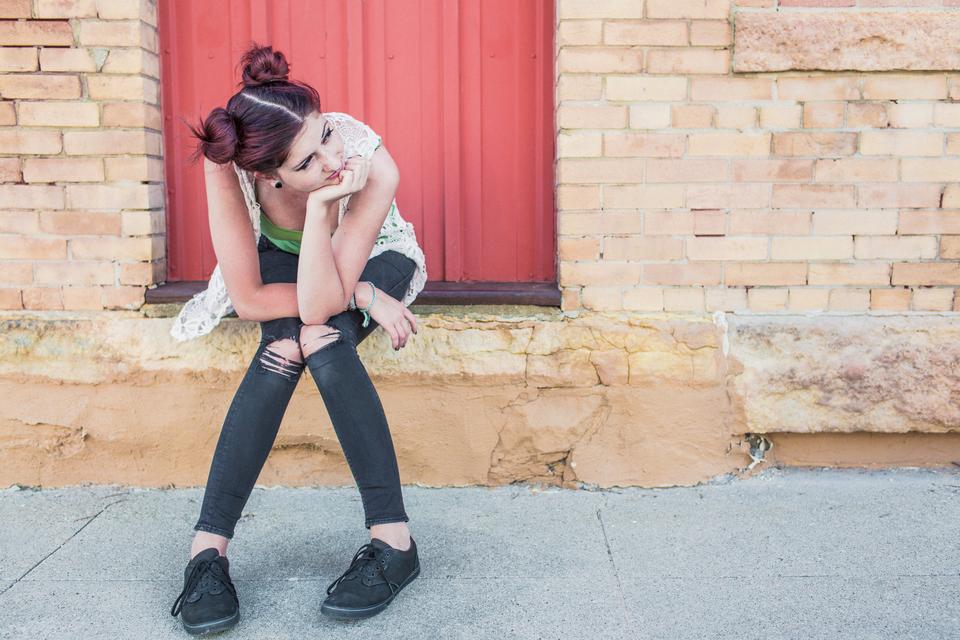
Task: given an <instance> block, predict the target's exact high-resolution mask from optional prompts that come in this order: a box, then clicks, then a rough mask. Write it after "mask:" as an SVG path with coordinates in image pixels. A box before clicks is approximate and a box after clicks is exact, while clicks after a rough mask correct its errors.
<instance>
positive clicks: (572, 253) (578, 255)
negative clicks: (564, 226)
mask: <svg viewBox="0 0 960 640" xmlns="http://www.w3.org/2000/svg"><path fill="white" fill-rule="evenodd" d="M558 249H559V255H560V259H561V260H597V259H599V258H600V238H560V239H559V241H558Z"/></svg>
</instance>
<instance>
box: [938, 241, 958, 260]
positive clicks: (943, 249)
mask: <svg viewBox="0 0 960 640" xmlns="http://www.w3.org/2000/svg"><path fill="white" fill-rule="evenodd" d="M940 257H941V258H943V259H944V260H960V235H958V236H941V237H940Z"/></svg>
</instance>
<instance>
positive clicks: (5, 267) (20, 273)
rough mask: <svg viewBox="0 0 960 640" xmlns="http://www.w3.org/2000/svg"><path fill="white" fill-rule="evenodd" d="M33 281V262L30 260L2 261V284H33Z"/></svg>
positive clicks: (0, 265) (0, 270) (0, 282)
mask: <svg viewBox="0 0 960 640" xmlns="http://www.w3.org/2000/svg"><path fill="white" fill-rule="evenodd" d="M32 282H33V264H32V263H30V262H4V263H0V284H3V285H4V286H9V285H11V284H31V283H32Z"/></svg>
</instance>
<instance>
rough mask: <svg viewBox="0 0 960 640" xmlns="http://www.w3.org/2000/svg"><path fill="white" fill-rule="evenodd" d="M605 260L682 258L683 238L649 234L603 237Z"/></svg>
mask: <svg viewBox="0 0 960 640" xmlns="http://www.w3.org/2000/svg"><path fill="white" fill-rule="evenodd" d="M603 259H604V260H682V259H683V240H681V239H680V238H656V237H647V236H628V237H613V238H604V239H603Z"/></svg>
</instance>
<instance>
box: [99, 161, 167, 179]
mask: <svg viewBox="0 0 960 640" xmlns="http://www.w3.org/2000/svg"><path fill="white" fill-rule="evenodd" d="M103 163H104V165H105V167H106V171H107V178H106V179H107V182H114V181H119V180H134V181H136V182H163V179H164V178H163V160H162V159H161V158H151V157H144V156H139V157H116V158H103Z"/></svg>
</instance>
